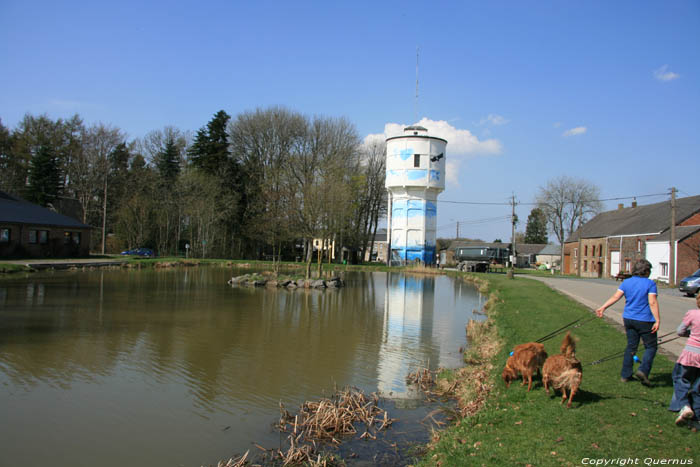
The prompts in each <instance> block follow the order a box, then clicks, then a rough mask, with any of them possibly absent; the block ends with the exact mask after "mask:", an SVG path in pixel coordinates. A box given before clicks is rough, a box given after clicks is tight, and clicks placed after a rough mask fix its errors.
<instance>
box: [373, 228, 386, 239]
mask: <svg viewBox="0 0 700 467" xmlns="http://www.w3.org/2000/svg"><path fill="white" fill-rule="evenodd" d="M374 241H375V242H386V229H377V233H376V234H375V235H374Z"/></svg>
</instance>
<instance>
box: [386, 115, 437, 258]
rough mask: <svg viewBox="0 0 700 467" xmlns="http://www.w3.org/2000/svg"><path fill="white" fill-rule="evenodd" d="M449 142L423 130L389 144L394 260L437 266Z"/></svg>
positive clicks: (408, 130) (388, 185) (407, 131)
mask: <svg viewBox="0 0 700 467" xmlns="http://www.w3.org/2000/svg"><path fill="white" fill-rule="evenodd" d="M446 146H447V141H446V140H444V139H442V138H436V137H434V136H428V130H427V129H426V128H423V127H421V126H409V127H406V128H404V135H403V136H395V137H392V138H387V140H386V154H387V160H386V188H387V190H388V191H389V226H390V236H389V238H390V242H391V243H390V248H391V260H392V261H397V262H400V263H406V262H408V261H416V260H417V261H420V262H422V263H425V264H432V263H434V262H435V259H436V257H435V241H436V228H437V197H438V195H439V194H440V193H441V192H442V191H444V189H445V148H446Z"/></svg>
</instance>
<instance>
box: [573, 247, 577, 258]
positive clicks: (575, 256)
mask: <svg viewBox="0 0 700 467" xmlns="http://www.w3.org/2000/svg"><path fill="white" fill-rule="evenodd" d="M574 258H578V248H574Z"/></svg>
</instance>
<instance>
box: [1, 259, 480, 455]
mask: <svg viewBox="0 0 700 467" xmlns="http://www.w3.org/2000/svg"><path fill="white" fill-rule="evenodd" d="M235 273H236V271H231V270H230V269H224V268H216V267H209V268H198V269H171V270H166V271H153V270H150V271H121V270H114V271H112V270H104V271H90V272H56V273H45V274H42V275H30V276H28V277H26V278H14V279H8V280H4V281H2V282H0V420H2V423H0V465H2V466H5V465H52V466H82V465H85V466H88V465H100V466H103V467H104V466H123V465H148V466H177V465H185V466H198V465H203V464H204V465H207V464H215V463H216V461H217V460H219V459H222V458H225V457H229V456H232V455H234V454H236V453H243V452H245V451H246V450H248V449H251V448H253V446H252V443H254V442H256V443H258V444H261V445H262V446H265V447H277V446H279V443H280V436H279V434H277V433H276V432H275V431H274V430H273V428H272V424H273V423H274V422H275V421H276V419H277V418H278V416H279V409H278V405H279V402H280V401H282V402H283V403H284V404H285V405H286V406H287V407H288V408H290V409H291V410H296V408H298V406H299V405H300V404H301V403H302V402H303V401H305V400H311V399H317V398H319V397H321V396H323V395H324V394H326V395H327V394H329V393H330V392H331V391H332V390H333V388H334V386H338V387H343V386H346V385H352V386H356V387H358V388H360V389H362V390H364V391H366V392H374V391H381V392H382V393H383V394H384V395H387V396H388V397H390V398H392V399H395V400H396V401H398V402H396V405H399V406H401V405H402V404H403V405H411V403H407V402H405V401H407V400H409V399H411V398H412V395H411V394H410V392H408V391H407V388H406V385H405V376H406V374H408V373H409V372H410V371H412V370H414V369H416V368H417V367H419V366H427V365H429V366H430V367H431V368H436V367H438V366H442V367H456V366H459V364H460V354H459V351H458V350H459V348H460V347H461V346H465V345H466V337H465V331H464V329H465V324H466V322H467V321H468V320H469V319H470V318H477V319H478V318H479V317H478V316H477V317H474V316H472V310H474V309H476V308H480V307H481V305H482V304H483V301H484V298H483V297H481V296H480V295H479V294H478V292H476V290H474V289H473V288H472V287H470V286H469V285H467V284H464V283H462V282H458V281H454V280H452V279H450V278H448V277H444V276H439V277H424V276H421V277H418V276H406V275H403V274H395V273H348V274H346V276H345V279H346V283H347V286H346V287H345V288H342V289H339V290H325V291H317V290H295V291H287V290H277V289H273V290H270V289H264V288H263V289H261V288H257V289H255V288H231V287H229V286H228V285H226V280H227V279H228V278H229V277H231V275H232V274H235ZM401 401H404V402H401ZM391 416H392V417H399V418H400V416H401V415H400V414H399V413H391ZM253 450H255V448H253Z"/></svg>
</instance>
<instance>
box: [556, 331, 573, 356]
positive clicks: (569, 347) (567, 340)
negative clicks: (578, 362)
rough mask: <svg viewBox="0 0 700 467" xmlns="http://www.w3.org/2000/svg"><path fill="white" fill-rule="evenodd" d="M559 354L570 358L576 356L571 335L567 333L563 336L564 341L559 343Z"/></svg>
mask: <svg viewBox="0 0 700 467" xmlns="http://www.w3.org/2000/svg"><path fill="white" fill-rule="evenodd" d="M560 350H561V353H562V354H564V355H566V356H567V357H569V358H571V357H574V356H575V355H576V342H575V341H574V338H573V337H571V333H570V332H567V333H566V336H564V340H563V341H562V342H561V348H560Z"/></svg>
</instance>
